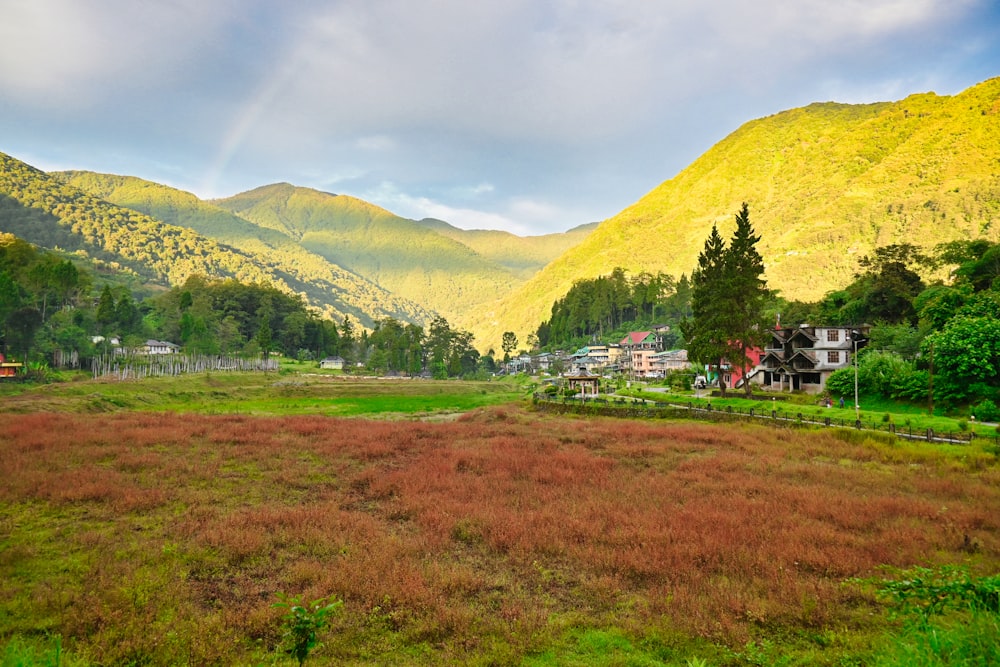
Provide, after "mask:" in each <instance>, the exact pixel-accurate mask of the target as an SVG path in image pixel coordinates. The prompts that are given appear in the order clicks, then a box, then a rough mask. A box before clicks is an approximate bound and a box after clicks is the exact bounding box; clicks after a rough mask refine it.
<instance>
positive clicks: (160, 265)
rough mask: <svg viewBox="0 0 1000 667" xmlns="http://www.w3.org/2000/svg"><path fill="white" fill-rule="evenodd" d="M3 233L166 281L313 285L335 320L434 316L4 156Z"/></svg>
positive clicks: (345, 277)
mask: <svg viewBox="0 0 1000 667" xmlns="http://www.w3.org/2000/svg"><path fill="white" fill-rule="evenodd" d="M0 231H4V232H9V233H12V234H15V235H16V236H18V237H20V238H23V239H25V240H27V241H30V242H32V243H35V244H37V245H39V246H42V247H46V248H55V247H58V248H62V249H64V250H70V251H75V252H76V253H77V254H78V255H80V256H82V257H93V258H96V259H98V260H100V261H102V262H104V263H105V264H106V265H107V266H109V267H111V268H114V269H116V270H123V271H129V272H133V273H135V274H137V275H138V276H141V277H142V278H143V279H145V280H147V281H150V282H153V283H158V284H160V285H162V286H169V285H180V284H183V283H184V282H185V281H186V280H187V279H188V278H189V277H190V276H192V275H203V276H207V277H215V278H233V279H235V280H238V281H240V282H244V283H270V284H272V285H273V286H274V287H276V288H278V289H280V290H282V291H284V292H286V293H289V294H299V293H302V292H306V291H307V288H309V291H310V292H311V294H310V295H309V296H311V297H312V298H311V299H310V301H311V303H312V305H314V306H316V307H318V308H320V310H321V311H323V312H325V313H326V314H327V315H330V316H332V317H337V316H342V315H347V314H349V315H351V316H353V317H356V318H357V319H359V320H360V321H361V322H362V323H364V324H366V325H370V324H371V323H373V322H374V321H375V320H377V319H380V318H382V317H400V318H404V319H411V318H425V319H426V318H427V314H426V311H424V310H422V309H420V308H418V307H416V306H414V305H413V304H410V303H407V302H406V301H405V300H401V299H397V298H396V297H394V296H393V295H392V294H390V293H389V292H387V291H386V290H383V289H381V288H379V287H378V286H376V285H373V284H371V283H370V282H367V281H364V280H362V279H360V278H358V277H356V276H351V275H350V274H348V273H347V272H343V273H342V274H341V275H340V276H334V275H331V276H330V277H329V278H328V279H326V280H325V281H324V280H319V279H317V280H309V279H308V277H307V276H306V275H304V274H303V272H302V271H301V270H300V268H299V267H297V266H296V264H295V262H294V261H289V262H285V261H282V260H283V258H282V257H280V256H279V253H276V252H273V251H268V252H265V253H262V254H260V255H258V254H256V253H250V252H244V251H241V250H239V249H238V248H236V247H234V246H232V245H228V244H226V243H221V242H219V241H217V240H213V239H210V238H207V237H206V236H204V235H202V234H199V233H197V232H195V231H194V230H193V229H190V228H187V227H181V226H178V225H171V224H166V223H164V222H161V221H160V220H157V219H154V218H152V217H150V216H148V215H145V214H143V213H140V212H138V211H136V210H133V209H130V208H125V207H122V206H116V205H114V204H111V203H109V202H107V201H105V200H103V199H100V198H98V197H95V196H93V195H91V194H88V193H86V192H84V191H82V190H80V189H79V188H77V187H74V186H72V185H70V184H68V183H65V182H63V181H62V180H60V179H58V178H56V177H54V176H51V175H49V174H46V173H44V172H42V171H39V170H38V169H35V168H33V167H31V166H29V165H27V164H25V163H23V162H20V161H18V160H15V159H14V158H11V157H9V156H7V155H4V154H2V153H0Z"/></svg>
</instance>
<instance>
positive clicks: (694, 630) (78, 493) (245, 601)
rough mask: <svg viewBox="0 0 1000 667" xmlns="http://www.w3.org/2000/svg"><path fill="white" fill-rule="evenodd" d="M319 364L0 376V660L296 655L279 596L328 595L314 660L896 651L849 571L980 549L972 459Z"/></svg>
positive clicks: (640, 659) (749, 661)
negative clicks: (73, 376) (634, 413)
mask: <svg viewBox="0 0 1000 667" xmlns="http://www.w3.org/2000/svg"><path fill="white" fill-rule="evenodd" d="M279 382H284V383H286V384H280V385H278V384H277V383H279ZM322 382H328V380H327V379H323V380H322ZM341 382H342V383H343V384H342V385H335V384H333V383H332V382H330V383H329V384H322V383H321V382H319V381H317V382H312V381H310V380H302V381H299V380H294V379H292V380H288V379H283V378H279V377H271V378H270V379H268V380H266V381H260V382H259V386H256V388H255V387H254V386H247V387H245V388H241V386H242V385H246V384H247V381H246V380H243V381H242V382H241V381H240V380H238V379H234V378H230V377H226V376H221V377H218V378H215V377H213V378H192V379H189V380H188V381H187V382H177V381H166V382H164V383H162V384H155V383H154V384H147V383H143V384H141V385H135V386H133V387H132V388H131V391H129V392H126V394H123V395H118V394H117V393H116V392H118V391H119V390H121V389H122V386H121V385H115V384H109V383H93V382H81V383H78V384H70V385H63V386H61V387H59V388H51V389H50V388H43V389H42V390H40V391H32V392H26V393H12V394H9V395H7V396H4V397H3V398H2V403H0V405H2V406H3V409H2V410H0V480H2V481H0V659H6V660H9V661H8V662H2V663H0V664H30V662H28V663H25V662H15V658H12V657H10V656H16V655H17V656H22V657H23V656H26V655H27V656H35V657H36V658H37V661H38V662H39V663H44V662H45V661H46V660H48V662H49V664H54V661H53V659H52V657H51V656H52V655H53V654H54V652H55V651H56V650H58V651H61V652H62V657H61V660H62V662H61V664H67V665H75V664H81V665H98V664H100V665H129V664H133V665H139V664H171V665H173V664H189V665H201V664H294V662H293V661H292V660H291V659H290V658H288V657H287V656H285V655H284V654H283V653H282V651H281V642H282V622H281V614H282V610H281V609H279V608H276V607H274V606H273V604H274V603H275V602H276V601H277V600H278V597H277V595H278V594H279V593H282V594H286V595H292V596H302V597H303V599H305V600H314V599H318V598H326V597H329V596H333V597H336V598H339V599H341V600H343V601H344V605H343V607H342V608H341V610H340V613H339V614H337V615H336V616H334V617H333V619H332V623H331V627H330V628H329V629H328V631H327V632H326V633H325V634H324V635H323V637H322V638H323V640H324V645H323V646H322V647H320V648H318V649H316V651H315V652H314V653H313V654H312V655H311V656H310V657H309V660H308V663H307V664H317V665H322V664H386V665H390V664H392V665H395V664H441V663H445V664H484V665H485V664H528V665H555V664H559V665H585V664H597V665H656V664H677V665H697V664H705V665H756V664H762V665H763V664H768V665H770V664H821V665H822V664H827V665H862V664H865V665H867V664H894V663H893V662H892V661H891V659H889V658H887V656H892V655H896V654H900V651H904V652H905V651H906V650H907V648H906V646H904V637H905V635H906V633H907V632H908V630H907V627H908V626H907V622H906V620H905V619H893V618H891V617H890V616H889V615H888V614H887V613H886V611H887V610H886V607H885V606H884V604H883V602H882V600H881V599H879V598H877V597H876V595H875V594H874V592H873V590H872V589H871V587H870V586H864V585H861V584H858V583H857V582H851V581H850V580H851V579H853V578H856V577H882V576H893V574H892V572H893V571H892V570H887V569H885V568H886V567H890V568H899V569H907V568H913V567H916V566H923V567H929V568H937V567H939V566H942V565H960V566H963V567H964V568H966V569H967V571H968V572H970V573H972V574H973V575H974V576H983V575H989V574H993V573H996V572H997V569H998V568H997V566H998V564H1000V530H998V529H1000V512H998V511H997V510H998V509H1000V467H998V466H997V462H996V455H995V452H990V451H987V450H973V449H972V448H971V447H970V449H969V451H968V452H966V453H965V454H963V455H956V454H954V453H951V452H942V451H939V450H936V449H935V448H933V447H932V446H928V445H926V444H923V445H921V444H912V445H910V444H906V445H902V444H894V443H892V442H891V441H889V440H887V439H881V438H874V439H872V438H868V437H865V436H864V435H863V434H859V433H855V432H851V431H840V430H826V431H803V430H780V429H771V428H767V427H761V426H753V425H712V424H698V423H689V422H673V423H671V422H655V423H654V422H641V421H629V420H613V419H575V418H565V417H558V418H557V417H549V416H544V415H541V414H538V413H534V412H532V411H531V410H530V408H529V407H527V406H526V405H523V404H521V403H519V402H513V403H512V402H510V401H511V399H512V397H514V396H516V395H517V391H516V388H514V387H511V386H507V387H506V389H505V390H504V391H506V392H507V393H506V394H504V393H503V391H496V392H494V391H493V390H492V389H491V388H490V387H488V386H482V385H489V384H490V383H482V385H480V384H469V385H462V384H457V383H429V384H427V385H426V387H425V389H423V390H421V389H419V384H417V383H411V384H404V383H395V384H393V385H392V386H393V387H396V388H395V389H392V388H390V386H389V383H370V387H369V399H364V398H362V397H360V394H361V393H364V392H363V390H362V388H361V387H360V384H361V383H353V385H358V386H352V383H349V382H346V381H341ZM296 383H298V384H296ZM449 384H450V387H449V386H447V385H449ZM494 384H495V383H494ZM335 387H340V391H342V392H343V394H342V395H339V397H335V393H336V391H337V390H336V389H335ZM403 387H408V388H403ZM170 392H174V393H175V394H178V395H176V396H173V397H171V396H167V395H166V394H168V393H170ZM185 392H186V394H185ZM211 392H217V393H218V395H217V396H215V399H216V400H214V401H213V402H211V403H209V402H207V401H205V400H204V397H205V395H208V394H211ZM241 392H245V393H241ZM394 392H395V393H396V394H397V395H398V396H401V398H399V399H398V401H399V402H398V403H397V406H396V409H390V408H391V407H392V403H393V400H392V399H391V396H392V394H393V393H394ZM484 392H485V393H484ZM181 394H183V395H181ZM350 394H358V396H355V397H354V398H353V399H352V398H350ZM421 394H423V395H424V398H422V399H421V398H420V396H421ZM428 394H429V396H428ZM368 400H370V401H371V402H370V403H367V405H368V406H369V407H372V408H373V409H372V412H373V413H375V414H378V415H382V416H383V417H385V416H389V417H391V418H381V419H365V418H358V417H356V416H353V417H349V418H346V417H343V416H330V415H336V411H335V409H334V408H330V407H329V403H331V401H332V402H333V403H337V401H342V402H343V403H352V401H353V403H352V404H354V405H356V406H363V405H364V404H366V401H368ZM490 400H494V401H499V400H503V401H504V404H501V405H486V406H485V407H480V405H481V404H482V403H487V402H489V401H490ZM324 402H325V403H326V404H327V407H326V408H324V407H321V406H322V405H323V404H324ZM117 403H122V404H123V405H117ZM241 405H242V406H243V409H240V406H241ZM399 405H405V406H409V407H406V408H405V409H402V408H400V407H399ZM184 406H187V409H185V407H184ZM414 406H415V407H414ZM195 407H197V408H198V409H197V410H194V409H191V408H195ZM137 408H141V409H137ZM359 410H361V408H360V407H359V408H351V409H345V412H346V413H347V414H357V413H358V411H359ZM407 410H410V411H411V413H410V414H411V416H413V414H414V412H413V411H415V414H416V416H418V417H420V419H403V418H399V417H403V416H405V413H406V412H407ZM283 411H287V414H283ZM212 412H214V413H215V414H211V413H212ZM460 413H461V414H460ZM443 416H447V417H448V418H447V419H445V418H439V417H443ZM428 419H429V420H428ZM991 618H995V617H991ZM964 620H968V619H964ZM993 624H994V626H995V625H996V623H995V621H993ZM993 632H994V635H993V636H994V637H995V636H996V631H995V627H994V630H993ZM5 645H6V647H7V649H6V650H7V653H6V654H4V653H3V648H2V647H4V646H5ZM5 655H6V656H7V658H4V656H5ZM46 656H47V657H46ZM887 660H888V661H887ZM895 664H906V662H897V663H895ZM915 664H916V663H915ZM925 664H932V663H925ZM934 664H936V663H934ZM942 664H943V663H942ZM949 664H966V663H958V662H952V663H949ZM969 664H976V663H969ZM978 664H987V663H985V662H980V663H978Z"/></svg>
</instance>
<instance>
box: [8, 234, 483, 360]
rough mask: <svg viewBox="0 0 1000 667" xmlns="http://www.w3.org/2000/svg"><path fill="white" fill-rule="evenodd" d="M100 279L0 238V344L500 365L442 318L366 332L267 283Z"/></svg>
mask: <svg viewBox="0 0 1000 667" xmlns="http://www.w3.org/2000/svg"><path fill="white" fill-rule="evenodd" d="M94 284H95V278H94V276H93V275H92V274H91V273H90V272H89V271H87V270H85V269H80V268H78V267H77V266H76V265H75V264H74V263H73V262H72V261H70V260H68V259H62V258H60V257H59V256H58V255H56V254H54V253H50V252H45V251H41V250H38V249H37V248H36V247H35V246H33V245H32V244H30V243H27V242H25V241H23V240H21V239H18V238H17V237H15V236H13V235H11V234H2V235H0V351H3V352H5V353H7V354H8V355H12V356H15V357H17V358H18V359H23V360H36V361H44V362H48V363H53V364H55V365H73V366H79V365H82V364H84V363H86V361H87V360H88V359H89V358H92V357H93V356H95V355H97V354H100V353H103V352H109V351H110V349H111V346H112V341H114V340H117V341H118V343H119V344H121V345H122V346H123V347H125V348H137V347H139V346H141V345H142V344H143V343H144V342H145V341H146V340H147V339H150V338H156V339H163V340H168V341H171V342H175V343H178V344H179V345H181V347H182V349H183V350H184V352H186V353H190V354H197V355H242V356H259V355H266V354H269V353H272V352H277V353H280V354H283V355H285V356H290V357H295V358H299V359H303V360H307V359H321V358H323V357H326V356H331V355H339V356H341V357H343V358H344V359H345V360H346V361H347V362H348V363H349V364H350V365H352V366H353V365H356V364H358V363H361V364H363V365H366V366H367V367H368V368H370V369H371V370H373V371H376V372H398V373H407V374H418V373H421V372H424V371H425V370H426V371H428V372H430V373H432V374H433V375H434V376H435V377H452V376H460V375H469V374H473V373H476V372H477V371H479V370H481V369H482V368H483V367H486V368H487V369H488V370H492V359H491V358H489V357H486V358H483V359H480V356H479V353H478V352H477V351H476V350H475V348H474V347H473V346H472V334H470V333H468V332H465V331H459V330H456V329H453V328H452V327H451V326H450V325H449V324H448V322H447V320H445V319H444V318H441V317H438V318H436V319H435V320H433V321H432V322H431V323H430V326H429V328H428V330H427V332H426V333H425V331H424V328H423V327H421V326H419V325H416V324H407V323H403V322H399V321H397V320H394V319H392V318H386V319H384V320H382V321H380V322H379V323H378V324H377V325H376V326H375V328H374V330H373V331H372V332H368V331H366V330H363V329H360V328H359V327H356V326H355V324H354V322H352V320H351V319H350V318H349V317H345V318H344V319H343V320H342V321H341V322H340V323H339V324H337V323H335V322H333V321H331V320H329V319H323V318H321V317H319V316H318V315H317V314H316V313H314V312H313V311H311V310H310V309H309V308H308V307H307V306H306V305H305V302H304V300H303V299H302V298H301V297H300V296H298V295H292V294H287V293H286V292H283V291H281V290H279V289H277V288H275V287H273V286H272V285H270V284H267V283H250V284H244V283H240V282H238V281H236V280H232V279H225V280H222V279H208V278H205V277H202V276H198V275H194V276H191V277H189V278H188V279H187V280H186V281H185V283H184V284H183V285H180V286H177V287H174V288H172V289H169V290H167V291H164V292H161V293H159V294H157V295H154V296H149V297H147V298H144V299H140V300H137V299H136V297H135V295H134V294H133V292H132V290H131V289H129V287H128V286H127V285H125V284H115V283H110V282H108V283H105V284H103V285H102V286H101V287H100V291H99V294H97V295H96V296H95V293H94ZM484 365H485V366H484Z"/></svg>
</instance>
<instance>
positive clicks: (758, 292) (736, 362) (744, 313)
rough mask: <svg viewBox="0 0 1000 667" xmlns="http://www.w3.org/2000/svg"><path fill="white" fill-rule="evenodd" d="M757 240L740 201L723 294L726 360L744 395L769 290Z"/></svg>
mask: <svg viewBox="0 0 1000 667" xmlns="http://www.w3.org/2000/svg"><path fill="white" fill-rule="evenodd" d="M758 241H760V237H759V236H757V235H756V234H755V233H754V229H753V226H752V225H751V224H750V207H749V206H747V204H746V202H743V208H741V209H740V212H739V213H738V214H736V231H735V232H733V238H732V241H730V243H729V249H728V250H727V251H726V257H725V264H726V270H725V273H726V275H727V289H728V293H727V294H726V298H727V299H728V300H729V302H730V305H729V307H728V310H729V313H730V317H729V321H728V323H729V326H728V340H729V344H730V347H731V348H732V351H731V352H730V353H729V363H730V364H731V365H732V366H735V367H738V368H740V370H741V371H742V375H743V378H744V381H743V386H744V388H745V389H746V393H747V396H750V395H751V393H752V392H751V390H750V382H749V378H748V377H747V376H748V375H749V373H750V371H751V370H752V369H753V367H754V366H755V363H754V361H753V360H752V359H751V358H750V352H751V350H752V349H753V348H758V347H760V346H762V345H763V344H764V342H765V341H766V340H767V336H768V334H767V324H766V323H765V321H764V307H765V305H766V302H767V300H768V297H769V291H768V289H767V281H765V280H764V258H763V257H761V255H760V253H759V252H758V251H757V242H758Z"/></svg>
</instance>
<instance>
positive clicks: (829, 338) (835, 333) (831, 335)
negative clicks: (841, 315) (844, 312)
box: [826, 329, 840, 343]
mask: <svg viewBox="0 0 1000 667" xmlns="http://www.w3.org/2000/svg"><path fill="white" fill-rule="evenodd" d="M826 342H828V343H838V342H840V330H839V329H827V330H826Z"/></svg>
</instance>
